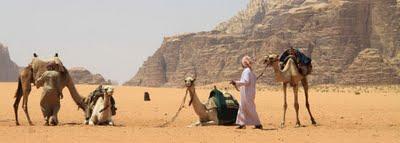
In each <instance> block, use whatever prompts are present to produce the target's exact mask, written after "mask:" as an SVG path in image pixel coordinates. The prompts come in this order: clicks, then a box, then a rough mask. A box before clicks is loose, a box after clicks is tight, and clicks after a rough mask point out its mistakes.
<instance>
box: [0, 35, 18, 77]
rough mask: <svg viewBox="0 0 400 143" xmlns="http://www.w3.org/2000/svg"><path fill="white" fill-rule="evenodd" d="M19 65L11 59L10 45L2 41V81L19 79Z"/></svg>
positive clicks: (0, 71)
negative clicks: (7, 45)
mask: <svg viewBox="0 0 400 143" xmlns="http://www.w3.org/2000/svg"><path fill="white" fill-rule="evenodd" d="M17 77H18V66H17V64H15V63H14V62H13V61H11V59H10V54H9V52H8V47H6V46H4V45H3V44H1V43H0V81H7V82H8V81H17Z"/></svg>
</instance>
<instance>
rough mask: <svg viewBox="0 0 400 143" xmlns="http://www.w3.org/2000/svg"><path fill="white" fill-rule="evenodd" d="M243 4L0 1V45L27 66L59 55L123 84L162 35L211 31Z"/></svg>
mask: <svg viewBox="0 0 400 143" xmlns="http://www.w3.org/2000/svg"><path fill="white" fill-rule="evenodd" d="M247 2H248V0H0V19H1V20H0V42H1V43H3V44H4V45H6V46H8V47H9V50H10V54H11V58H12V60H13V61H15V62H16V63H17V64H18V65H20V66H25V65H27V64H28V63H29V62H30V60H31V58H32V53H33V52H36V53H38V54H39V56H42V57H50V56H52V55H53V54H54V53H55V52H58V53H59V54H60V56H61V57H62V59H63V62H64V64H65V65H66V66H67V67H76V66H82V67H86V68H87V69H89V70H90V71H92V72H93V73H100V74H102V75H103V76H105V78H108V79H113V80H117V81H119V82H120V83H121V82H124V81H126V80H128V79H130V78H131V77H133V75H134V74H135V73H136V71H137V70H138V68H139V67H140V66H141V65H142V63H143V61H144V60H146V59H147V57H148V56H151V55H152V54H153V53H154V52H155V50H156V49H158V48H159V47H160V45H161V42H162V39H163V37H164V36H168V35H173V34H176V33H183V32H197V31H206V30H211V29H212V28H214V26H215V25H217V24H218V23H219V22H222V21H224V20H227V19H229V18H230V17H232V16H233V15H235V14H236V13H237V12H238V11H239V10H241V9H244V8H245V6H246V5H247Z"/></svg>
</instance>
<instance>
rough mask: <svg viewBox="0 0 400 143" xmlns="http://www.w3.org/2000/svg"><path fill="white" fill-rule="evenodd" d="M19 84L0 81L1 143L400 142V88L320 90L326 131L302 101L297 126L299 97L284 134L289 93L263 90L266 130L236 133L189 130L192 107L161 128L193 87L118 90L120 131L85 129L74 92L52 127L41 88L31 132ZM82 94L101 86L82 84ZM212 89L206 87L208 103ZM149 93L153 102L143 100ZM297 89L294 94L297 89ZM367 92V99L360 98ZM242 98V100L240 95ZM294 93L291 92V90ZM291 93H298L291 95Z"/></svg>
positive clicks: (318, 111) (317, 101) (317, 99)
mask: <svg viewBox="0 0 400 143" xmlns="http://www.w3.org/2000/svg"><path fill="white" fill-rule="evenodd" d="M15 88H16V83H0V95H1V97H2V98H1V100H0V142H29V143H47V142H53V143H54V142H57V143H63V142H65V143H75V142H77V143H78V142H96V143H99V142H113V141H117V142H272V143H273V142H300V143H302V142H304V143H306V142H307V143H309V142H328V143H330V142H332V143H337V142H363V143H376V142H384V143H392V142H393V143H395V142H399V141H400V103H399V101H400V94H399V89H400V88H399V86H392V87H387V86H379V87H370V88H363V89H360V87H359V89H356V88H355V87H352V88H347V89H343V88H341V87H330V86H328V87H324V86H322V87H321V86H320V87H312V88H313V89H312V90H311V92H310V94H311V97H310V100H311V108H312V109H311V110H312V111H313V113H314V115H315V118H316V121H317V122H318V126H312V125H310V121H309V117H308V115H307V112H306V109H305V108H304V96H300V119H301V122H302V124H303V125H305V127H301V128H294V125H295V119H294V118H295V114H294V110H293V106H291V105H293V98H292V96H289V100H288V101H289V109H288V113H287V127H286V128H284V129H281V128H279V124H280V120H281V116H282V96H281V95H282V93H281V91H279V89H274V88H268V89H261V88H260V90H259V92H258V94H257V98H256V104H257V110H258V112H259V115H260V118H261V120H262V123H263V124H264V127H265V128H266V130H254V129H251V127H248V128H247V129H245V130H236V129H235V127H232V126H222V127H220V126H205V127H195V128H187V127H186V126H187V125H189V124H191V123H192V122H194V121H195V120H196V116H195V114H194V112H193V110H192V109H191V108H186V109H184V110H183V111H182V113H181V114H180V116H179V117H178V118H177V120H176V121H175V122H174V123H172V124H171V125H170V126H167V127H164V128H160V127H157V126H159V125H161V124H162V123H164V122H165V120H167V119H169V118H170V117H171V116H173V114H174V113H175V111H176V109H177V108H178V105H179V103H180V102H181V99H182V97H183V95H184V93H185V89H169V88H144V87H116V90H115V97H116V100H117V107H118V112H117V116H116V117H115V122H116V124H117V126H116V127H104V126H100V127H91V126H85V125H82V121H83V112H82V111H78V110H77V107H76V105H75V104H74V103H73V102H72V99H71V98H70V96H69V93H68V91H67V90H64V97H65V98H64V99H63V100H62V105H61V106H62V107H61V111H60V113H59V119H60V122H61V126H56V127H45V126H42V124H43V123H44V121H43V119H42V117H41V112H40V108H39V98H40V92H41V90H37V89H34V90H33V91H32V94H31V96H30V100H29V107H30V108H29V109H30V110H29V111H30V115H31V118H32V120H33V121H34V123H35V126H29V125H28V123H27V121H26V118H25V115H24V113H23V111H22V110H21V109H20V112H19V115H20V123H21V124H22V125H21V126H15V124H14V115H13V108H12V103H13V102H14V99H13V94H14V92H15ZM77 88H78V90H79V91H80V93H81V94H82V95H85V96H86V95H87V94H88V93H89V92H90V91H91V90H93V89H94V88H95V86H88V85H79V86H78V87H77ZM209 88H211V86H210V87H203V88H200V89H198V92H199V93H198V94H199V95H200V96H201V97H200V98H201V100H203V101H205V100H206V98H207V95H208V92H209ZM145 91H148V92H149V93H150V95H151V99H152V101H151V102H144V101H143V93H144V92H145ZM289 91H291V90H289ZM356 91H357V92H360V94H358V93H357V94H355V93H356ZM232 93H233V94H234V95H235V96H238V95H239V94H238V93H237V92H232ZM289 93H290V92H289ZM289 95H291V93H290V94H289Z"/></svg>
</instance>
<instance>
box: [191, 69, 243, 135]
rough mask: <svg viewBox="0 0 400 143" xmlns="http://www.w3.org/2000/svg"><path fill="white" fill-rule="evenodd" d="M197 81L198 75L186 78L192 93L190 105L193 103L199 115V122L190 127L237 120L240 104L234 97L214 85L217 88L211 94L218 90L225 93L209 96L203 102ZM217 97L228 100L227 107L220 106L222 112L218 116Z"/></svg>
mask: <svg viewBox="0 0 400 143" xmlns="http://www.w3.org/2000/svg"><path fill="white" fill-rule="evenodd" d="M195 81H196V75H195V78H192V77H187V78H186V79H185V86H186V88H187V91H188V92H189V95H190V101H189V106H190V105H192V104H193V109H194V112H195V113H196V115H197V116H198V117H199V121H198V122H195V123H194V124H192V125H189V126H188V127H193V126H205V125H228V124H232V122H235V121H236V113H237V110H238V108H239V104H238V103H237V101H236V100H235V99H234V97H233V96H232V95H230V94H228V93H221V92H219V91H218V90H216V89H217V88H216V87H214V89H215V90H213V91H212V93H210V94H213V93H216V92H218V93H220V94H224V95H222V96H223V97H221V95H220V94H219V96H218V95H214V96H212V97H211V98H209V99H208V101H207V102H206V103H204V104H203V103H202V102H201V101H200V99H199V97H198V96H197V94H196V88H195ZM216 96H218V97H216ZM217 99H219V100H225V102H226V108H225V107H222V106H220V109H219V111H220V113H221V114H222V115H220V116H218V113H219V112H218V108H219V107H218V105H217V104H218V103H217V102H216V101H217ZM228 102H229V103H228ZM220 104H221V103H220ZM228 104H229V105H228ZM222 110H223V111H222ZM221 116H222V117H221Z"/></svg>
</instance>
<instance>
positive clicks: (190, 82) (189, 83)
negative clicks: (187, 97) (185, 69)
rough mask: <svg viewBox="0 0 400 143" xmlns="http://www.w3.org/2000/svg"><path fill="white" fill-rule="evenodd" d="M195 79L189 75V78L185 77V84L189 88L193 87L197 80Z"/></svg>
mask: <svg viewBox="0 0 400 143" xmlns="http://www.w3.org/2000/svg"><path fill="white" fill-rule="evenodd" d="M195 81H196V79H195V78H192V77H187V78H185V86H186V87H187V88H189V87H192V86H194V82H195Z"/></svg>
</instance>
